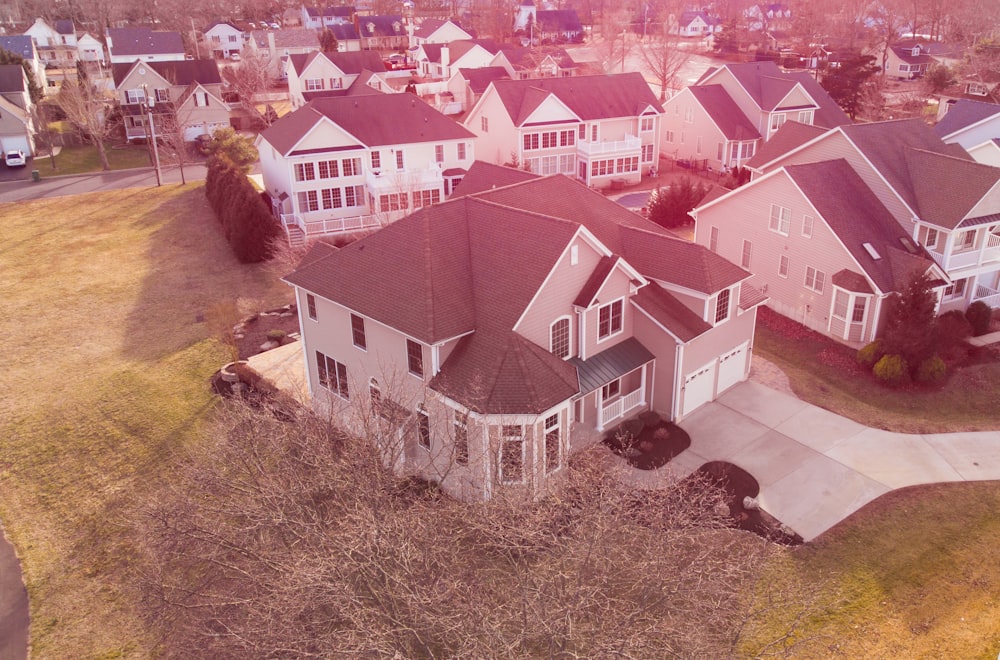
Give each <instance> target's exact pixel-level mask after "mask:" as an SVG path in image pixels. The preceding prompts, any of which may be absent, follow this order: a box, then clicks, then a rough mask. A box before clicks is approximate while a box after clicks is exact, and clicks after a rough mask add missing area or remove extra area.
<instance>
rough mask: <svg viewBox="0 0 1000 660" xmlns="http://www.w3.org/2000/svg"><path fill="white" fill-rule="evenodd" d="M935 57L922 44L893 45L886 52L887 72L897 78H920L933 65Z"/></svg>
mask: <svg viewBox="0 0 1000 660" xmlns="http://www.w3.org/2000/svg"><path fill="white" fill-rule="evenodd" d="M933 63H934V58H932V57H931V55H930V53H928V52H927V50H926V49H925V48H924V47H923V45H921V44H916V45H913V46H892V47H891V48H889V50H888V52H887V53H886V60H885V73H886V75H888V76H892V77H893V78H896V79H897V80H912V79H914V78H919V77H921V76H922V75H924V74H925V73H927V70H928V69H929V68H930V67H931V65H932V64H933Z"/></svg>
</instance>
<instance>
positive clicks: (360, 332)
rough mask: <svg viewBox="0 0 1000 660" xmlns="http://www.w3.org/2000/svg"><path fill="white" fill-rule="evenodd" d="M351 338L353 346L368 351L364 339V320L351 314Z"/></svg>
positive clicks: (366, 342)
mask: <svg viewBox="0 0 1000 660" xmlns="http://www.w3.org/2000/svg"><path fill="white" fill-rule="evenodd" d="M351 337H352V338H353V340H354V345H355V346H357V347H358V348H360V349H364V350H368V340H367V338H366V337H365V320H364V319H363V318H361V317H360V316H358V315H357V314H351Z"/></svg>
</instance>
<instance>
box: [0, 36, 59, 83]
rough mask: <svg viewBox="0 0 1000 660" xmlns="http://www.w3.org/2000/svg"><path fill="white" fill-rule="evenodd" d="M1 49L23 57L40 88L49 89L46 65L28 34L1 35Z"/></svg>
mask: <svg viewBox="0 0 1000 660" xmlns="http://www.w3.org/2000/svg"><path fill="white" fill-rule="evenodd" d="M0 48H2V49H3V50H5V51H7V52H9V53H13V54H14V55H20V56H21V57H23V58H24V60H25V61H26V62H27V63H28V67H29V68H30V69H31V71H32V73H34V74H35V82H36V83H38V86H39V87H41V88H42V89H46V88H47V87H48V82H47V78H46V75H45V63H44V62H42V60H41V58H40V57H39V56H38V50H37V49H36V48H35V41H34V40H33V39H32V38H31V37H30V36H28V35H26V34H14V35H10V36H3V35H0Z"/></svg>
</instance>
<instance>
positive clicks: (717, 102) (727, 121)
mask: <svg viewBox="0 0 1000 660" xmlns="http://www.w3.org/2000/svg"><path fill="white" fill-rule="evenodd" d="M688 90H689V91H690V92H691V94H692V96H694V98H695V99H696V100H697V101H698V103H699V104H700V105H701V107H702V108H704V110H705V112H707V113H708V116H709V117H710V118H711V119H712V121H713V122H715V125H716V126H718V127H719V130H720V131H722V134H723V135H725V136H726V138H727V139H730V140H755V139H758V138H760V132H758V131H757V127H756V126H754V125H753V124H752V123H750V120H749V119H747V117H746V115H744V114H743V111H742V110H740V108H739V106H738V105H736V102H735V101H733V99H732V97H731V96H729V93H728V92H726V90H725V88H724V87H723V86H722V85H695V86H692V87H688Z"/></svg>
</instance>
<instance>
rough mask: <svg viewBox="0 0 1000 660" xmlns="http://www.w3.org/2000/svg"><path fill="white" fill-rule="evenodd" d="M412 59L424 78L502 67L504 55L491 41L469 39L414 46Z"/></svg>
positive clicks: (504, 61) (445, 77)
mask: <svg viewBox="0 0 1000 660" xmlns="http://www.w3.org/2000/svg"><path fill="white" fill-rule="evenodd" d="M498 55H499V57H498ZM413 62H414V63H415V64H416V65H417V68H418V69H419V70H420V73H421V74H423V76H424V77H425V78H431V79H434V80H445V79H447V78H450V77H451V76H452V75H453V74H454V73H455V71H457V70H458V69H463V68H464V69H478V68H481V67H484V66H493V65H496V66H503V63H506V58H505V57H504V56H503V55H502V54H500V47H499V46H498V45H497V44H496V43H495V42H494V41H492V40H490V39H472V40H468V41H452V42H450V43H426V44H423V45H421V46H418V47H417V49H416V52H415V53H414V55H413Z"/></svg>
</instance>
